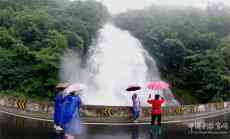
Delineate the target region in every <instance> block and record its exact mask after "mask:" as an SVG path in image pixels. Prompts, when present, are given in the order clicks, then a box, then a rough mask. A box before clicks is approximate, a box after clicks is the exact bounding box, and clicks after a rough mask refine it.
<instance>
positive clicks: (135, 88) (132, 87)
mask: <svg viewBox="0 0 230 139" xmlns="http://www.w3.org/2000/svg"><path fill="white" fill-rule="evenodd" d="M140 89H141V87H140V86H137V85H132V86H129V87H128V88H126V91H137V90H140Z"/></svg>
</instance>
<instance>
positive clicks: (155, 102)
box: [147, 94, 165, 126]
mask: <svg viewBox="0 0 230 139" xmlns="http://www.w3.org/2000/svg"><path fill="white" fill-rule="evenodd" d="M164 101H165V99H164V98H163V97H161V96H160V95H158V94H156V95H155V99H152V98H151V94H150V95H149V98H148V101H147V102H148V103H149V104H151V105H152V112H151V114H152V121H151V124H152V125H155V120H156V118H157V123H158V125H159V126H161V113H162V110H161V105H162V104H163V103H164Z"/></svg>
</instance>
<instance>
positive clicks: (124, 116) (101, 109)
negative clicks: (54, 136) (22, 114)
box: [0, 97, 230, 122]
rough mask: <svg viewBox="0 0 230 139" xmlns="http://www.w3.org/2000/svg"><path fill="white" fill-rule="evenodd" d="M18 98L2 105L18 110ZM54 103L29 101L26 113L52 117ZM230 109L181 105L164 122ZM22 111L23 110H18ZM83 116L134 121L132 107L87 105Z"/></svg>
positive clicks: (166, 110) (166, 111)
mask: <svg viewBox="0 0 230 139" xmlns="http://www.w3.org/2000/svg"><path fill="white" fill-rule="evenodd" d="M17 100H18V98H15V97H2V98H0V105H1V106H4V107H8V108H17V104H16V102H17ZM53 105H54V103H53V102H48V101H29V100H27V104H26V108H25V109H24V111H28V112H39V113H45V114H48V115H50V117H52V114H53V112H54V108H53ZM227 108H228V109H230V102H218V103H208V104H197V105H181V106H173V107H163V114H162V115H163V120H164V119H167V118H168V117H175V116H177V117H178V116H180V117H182V116H183V117H186V116H188V117H189V116H192V115H198V114H205V113H210V112H216V111H219V110H223V109H227ZM18 111H22V110H20V109H19V110H18ZM150 115H151V107H143V108H142V111H141V118H140V119H142V120H143V121H149V120H150ZM81 116H82V117H83V119H86V121H92V122H93V121H95V120H97V121H101V122H116V121H130V120H132V107H124V106H93V105H91V106H90V105H85V106H82V108H81Z"/></svg>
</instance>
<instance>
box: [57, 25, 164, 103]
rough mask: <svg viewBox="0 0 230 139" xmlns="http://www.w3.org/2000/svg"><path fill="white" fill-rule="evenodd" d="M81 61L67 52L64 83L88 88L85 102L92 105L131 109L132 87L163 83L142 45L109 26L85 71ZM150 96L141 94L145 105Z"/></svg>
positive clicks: (100, 32)
mask: <svg viewBox="0 0 230 139" xmlns="http://www.w3.org/2000/svg"><path fill="white" fill-rule="evenodd" d="M79 61H80V59H79V57H78V56H77V55H76V53H75V52H73V51H70V50H69V51H67V52H66V53H65V55H64V56H63V60H62V65H61V72H60V73H61V74H60V75H61V79H62V81H69V82H72V83H73V82H83V83H85V84H86V85H87V90H85V91H84V93H83V96H82V99H83V102H84V103H85V104H89V105H116V106H120V105H130V104H131V100H130V96H131V93H130V92H125V89H126V88H127V87H128V86H130V85H134V84H137V85H141V86H144V85H145V84H146V83H147V82H148V81H152V80H160V76H159V73H158V70H157V66H156V63H155V61H154V60H153V59H152V58H151V57H150V56H149V55H148V53H147V52H146V51H145V50H144V49H143V47H142V45H141V43H140V41H138V40H137V39H136V38H134V37H133V36H132V35H131V34H130V33H129V32H128V31H124V30H120V29H118V28H117V27H115V26H113V25H112V24H106V25H105V26H104V27H103V28H102V29H101V30H100V31H99V35H98V38H97V41H96V44H95V45H92V46H91V50H90V51H89V59H88V62H87V66H86V67H85V68H84V69H82V68H80V66H79ZM147 63H150V64H148V65H147ZM148 92H149V90H142V92H141V93H139V95H140V98H141V101H142V103H143V104H144V105H145V104H146V103H145V102H146V99H147V97H148V95H147V93H148ZM158 93H161V92H158Z"/></svg>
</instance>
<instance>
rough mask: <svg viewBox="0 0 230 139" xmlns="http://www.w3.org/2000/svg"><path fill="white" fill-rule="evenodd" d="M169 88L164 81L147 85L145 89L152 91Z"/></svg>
mask: <svg viewBox="0 0 230 139" xmlns="http://www.w3.org/2000/svg"><path fill="white" fill-rule="evenodd" d="M169 86H170V85H169V84H168V83H166V82H164V81H154V82H150V83H148V84H147V88H148V89H152V90H163V89H168V88H169Z"/></svg>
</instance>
